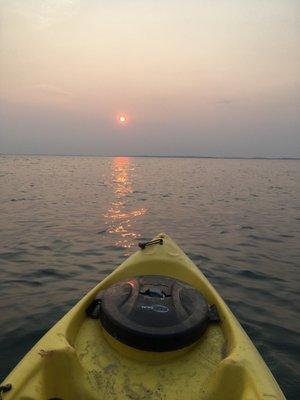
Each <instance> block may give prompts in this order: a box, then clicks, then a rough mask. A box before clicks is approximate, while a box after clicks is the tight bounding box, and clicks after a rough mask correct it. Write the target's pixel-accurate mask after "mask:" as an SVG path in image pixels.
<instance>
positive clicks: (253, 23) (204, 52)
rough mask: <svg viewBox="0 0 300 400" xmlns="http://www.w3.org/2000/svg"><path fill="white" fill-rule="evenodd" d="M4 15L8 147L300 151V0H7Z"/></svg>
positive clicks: (2, 101) (0, 39)
mask: <svg viewBox="0 0 300 400" xmlns="http://www.w3.org/2000/svg"><path fill="white" fill-rule="evenodd" d="M0 18H1V21H0V24H1V28H0V47H1V52H0V107H1V109H0V118H1V121H0V124H1V125H0V152H2V153H49V154H100V155H122V154H123V155H135V154H136V155H138V154H147V155H151V154H156V155H209V156H290V157H300V1H299V0H251V1H250V0H187V1H182V0H181V1H177V0H172V1H171V0H134V1H133V0H131V1H129V0H85V1H83V0H0ZM120 113H125V114H126V115H127V117H128V122H127V123H126V124H125V125H120V124H118V123H117V121H116V116H117V115H119V114H120Z"/></svg>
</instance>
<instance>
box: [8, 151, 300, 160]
mask: <svg viewBox="0 0 300 400" xmlns="http://www.w3.org/2000/svg"><path fill="white" fill-rule="evenodd" d="M0 156H27V157H103V158H115V157H129V158H204V159H213V160H297V161H299V160H300V157H255V156H253V157H239V156H232V157H228V156H227V157H226V156H224V157H223V156H200V155H199V156H188V155H182V156H176V155H128V154H122V155H121V154H116V155H103V154H43V153H41V154H38V153H36V154H34V153H32V154H31V153H28V154H22V153H0Z"/></svg>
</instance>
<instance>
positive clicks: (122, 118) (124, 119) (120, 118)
mask: <svg viewBox="0 0 300 400" xmlns="http://www.w3.org/2000/svg"><path fill="white" fill-rule="evenodd" d="M117 122H118V123H119V124H120V125H126V124H127V122H128V117H127V115H126V114H124V113H123V114H119V115H118V116H117Z"/></svg>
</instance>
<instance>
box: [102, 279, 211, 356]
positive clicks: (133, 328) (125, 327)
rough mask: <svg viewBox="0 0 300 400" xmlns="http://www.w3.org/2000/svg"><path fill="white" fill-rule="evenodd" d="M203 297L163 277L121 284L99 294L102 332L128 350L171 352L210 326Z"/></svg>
mask: <svg viewBox="0 0 300 400" xmlns="http://www.w3.org/2000/svg"><path fill="white" fill-rule="evenodd" d="M209 319H210V317H209V306H208V304H207V302H206V300H205V299H204V297H203V296H202V295H201V293H199V292H198V291H197V290H196V289H195V288H193V287H192V286H190V285H188V284H187V283H184V282H181V281H178V280H176V279H172V278H168V277H165V276H157V275H149V276H139V277H133V278H130V279H127V280H125V281H120V282H117V283H115V284H113V285H112V286H110V287H109V288H108V289H106V290H104V291H103V292H102V293H101V309H100V321H101V323H102V326H103V327H104V329H105V330H106V331H107V332H108V333H109V334H110V335H112V336H113V337H114V338H116V339H118V340H119V341H120V342H123V343H125V344H127V345H129V346H131V347H135V348H137V349H140V350H146V351H171V350H176V349H180V348H183V347H185V346H188V345H190V344H192V343H194V342H195V341H196V340H198V339H199V338H200V336H201V335H202V334H203V332H204V331H205V329H206V327H207V324H208V322H209Z"/></svg>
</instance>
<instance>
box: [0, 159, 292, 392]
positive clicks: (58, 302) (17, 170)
mask: <svg viewBox="0 0 300 400" xmlns="http://www.w3.org/2000/svg"><path fill="white" fill-rule="evenodd" d="M0 185H1V192H0V204H1V250H0V290H1V307H0V308H1V309H0V321H1V322H0V354H1V357H0V375H1V377H2V378H3V377H5V376H6V374H8V372H9V371H10V370H11V369H12V368H13V367H14V365H15V364H16V363H17V362H18V361H19V360H20V358H21V357H22V356H23V355H24V354H25V353H26V352H27V351H28V350H29V349H30V348H31V347H32V345H33V344H34V343H35V342H36V341H37V339H39V338H40V337H41V336H42V335H43V334H44V333H45V332H46V331H47V330H48V329H49V328H50V327H51V326H52V325H53V324H54V323H55V322H56V321H57V320H58V318H60V317H61V316H62V315H63V314H64V313H65V312H66V311H68V310H69V309H70V307H71V306H72V305H73V304H75V303H76V302H77V301H78V299H80V298H81V297H82V296H83V295H84V294H85V293H86V292H87V291H88V290H89V289H91V288H92V287H93V286H94V285H95V284H96V283H98V282H99V281H100V280H101V279H102V278H104V277H105V276H106V275H107V274H109V273H110V272H111V271H112V270H113V269H114V267H115V266H116V265H118V264H119V263H120V262H121V261H122V260H124V258H125V257H126V256H127V255H128V254H130V253H131V252H133V251H134V250H136V248H137V242H138V241H139V240H141V239H150V238H152V237H153V236H154V235H156V234H157V233H159V232H160V231H165V232H166V233H168V234H169V235H171V237H173V238H174V239H175V240H176V241H177V243H178V244H179V245H180V246H181V247H182V248H183V249H184V250H185V252H186V253H187V254H188V255H189V256H190V257H191V259H192V260H193V261H194V262H195V263H196V264H197V265H200V264H201V269H202V271H203V272H204V273H205V275H206V276H207V277H208V278H209V280H210V281H211V282H212V283H213V284H214V285H215V287H216V288H217V290H218V291H219V292H220V294H221V295H222V296H223V297H224V299H225V300H226V301H227V302H228V304H229V305H230V307H231V309H232V310H233V312H234V313H235V314H236V316H237V317H238V318H239V320H240V322H241V323H242V325H243V326H244V328H245V329H246V331H247V333H248V334H249V335H250V337H251V338H252V340H253V341H254V343H255V345H256V346H257V348H258V349H259V351H260V352H261V353H262V355H263V357H264V359H265V361H266V362H267V364H268V365H269V367H270V368H271V370H272V372H273V373H274V375H275V377H276V378H277V380H278V381H279V383H280V385H281V387H282V388H283V390H284V392H285V394H286V396H287V398H288V399H295V400H296V399H298V398H299V393H297V388H299V383H300V382H299V376H298V374H297V367H298V366H299V364H297V358H298V357H297V356H299V344H300V343H299V331H300V326H299V295H298V291H299V269H298V268H299V264H300V249H299V243H300V161H284V160H280V161H279V160H278V161H277V160H272V161H271V160H209V159H171V158H169V159H167V158H165V159H163V158H160V159H159V158H96V157H86V158H85V157H39V156H32V157H28V156H1V157H0ZM297 351H298V354H297ZM0 380H1V379H0Z"/></svg>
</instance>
